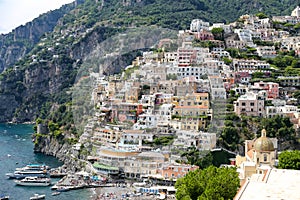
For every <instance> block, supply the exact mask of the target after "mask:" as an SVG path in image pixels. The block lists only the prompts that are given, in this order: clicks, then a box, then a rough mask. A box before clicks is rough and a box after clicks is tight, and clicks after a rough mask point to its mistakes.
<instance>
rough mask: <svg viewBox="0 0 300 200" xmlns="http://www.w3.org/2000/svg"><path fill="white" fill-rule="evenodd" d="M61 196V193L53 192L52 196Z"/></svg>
mask: <svg viewBox="0 0 300 200" xmlns="http://www.w3.org/2000/svg"><path fill="white" fill-rule="evenodd" d="M59 194H60V192H52V196H57V195H59Z"/></svg>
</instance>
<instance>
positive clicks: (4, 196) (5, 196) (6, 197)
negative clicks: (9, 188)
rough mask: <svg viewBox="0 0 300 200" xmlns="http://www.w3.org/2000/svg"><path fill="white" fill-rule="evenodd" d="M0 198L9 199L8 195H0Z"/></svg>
mask: <svg viewBox="0 0 300 200" xmlns="http://www.w3.org/2000/svg"><path fill="white" fill-rule="evenodd" d="M0 200H9V196H8V195H0Z"/></svg>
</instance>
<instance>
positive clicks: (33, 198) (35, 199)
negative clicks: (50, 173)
mask: <svg viewBox="0 0 300 200" xmlns="http://www.w3.org/2000/svg"><path fill="white" fill-rule="evenodd" d="M45 198H46V195H45V194H34V195H33V196H32V197H30V200H38V199H45Z"/></svg>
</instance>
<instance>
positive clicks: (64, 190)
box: [56, 186, 70, 192]
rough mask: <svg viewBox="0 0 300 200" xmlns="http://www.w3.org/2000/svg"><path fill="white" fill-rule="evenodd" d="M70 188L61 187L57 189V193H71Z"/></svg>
mask: <svg viewBox="0 0 300 200" xmlns="http://www.w3.org/2000/svg"><path fill="white" fill-rule="evenodd" d="M69 190H70V188H69V187H65V186H60V187H58V188H57V189H56V191H57V192H67V191H69Z"/></svg>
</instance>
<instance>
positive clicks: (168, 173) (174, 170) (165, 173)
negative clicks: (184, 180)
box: [158, 163, 199, 180]
mask: <svg viewBox="0 0 300 200" xmlns="http://www.w3.org/2000/svg"><path fill="white" fill-rule="evenodd" d="M196 169H199V167H198V166H195V165H188V164H177V163H176V164H167V165H165V166H163V167H162V168H161V169H159V170H158V174H160V175H161V176H162V177H164V178H165V179H173V180H174V179H177V178H181V177H183V176H185V175H186V174H187V173H188V172H189V171H194V170H196Z"/></svg>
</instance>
